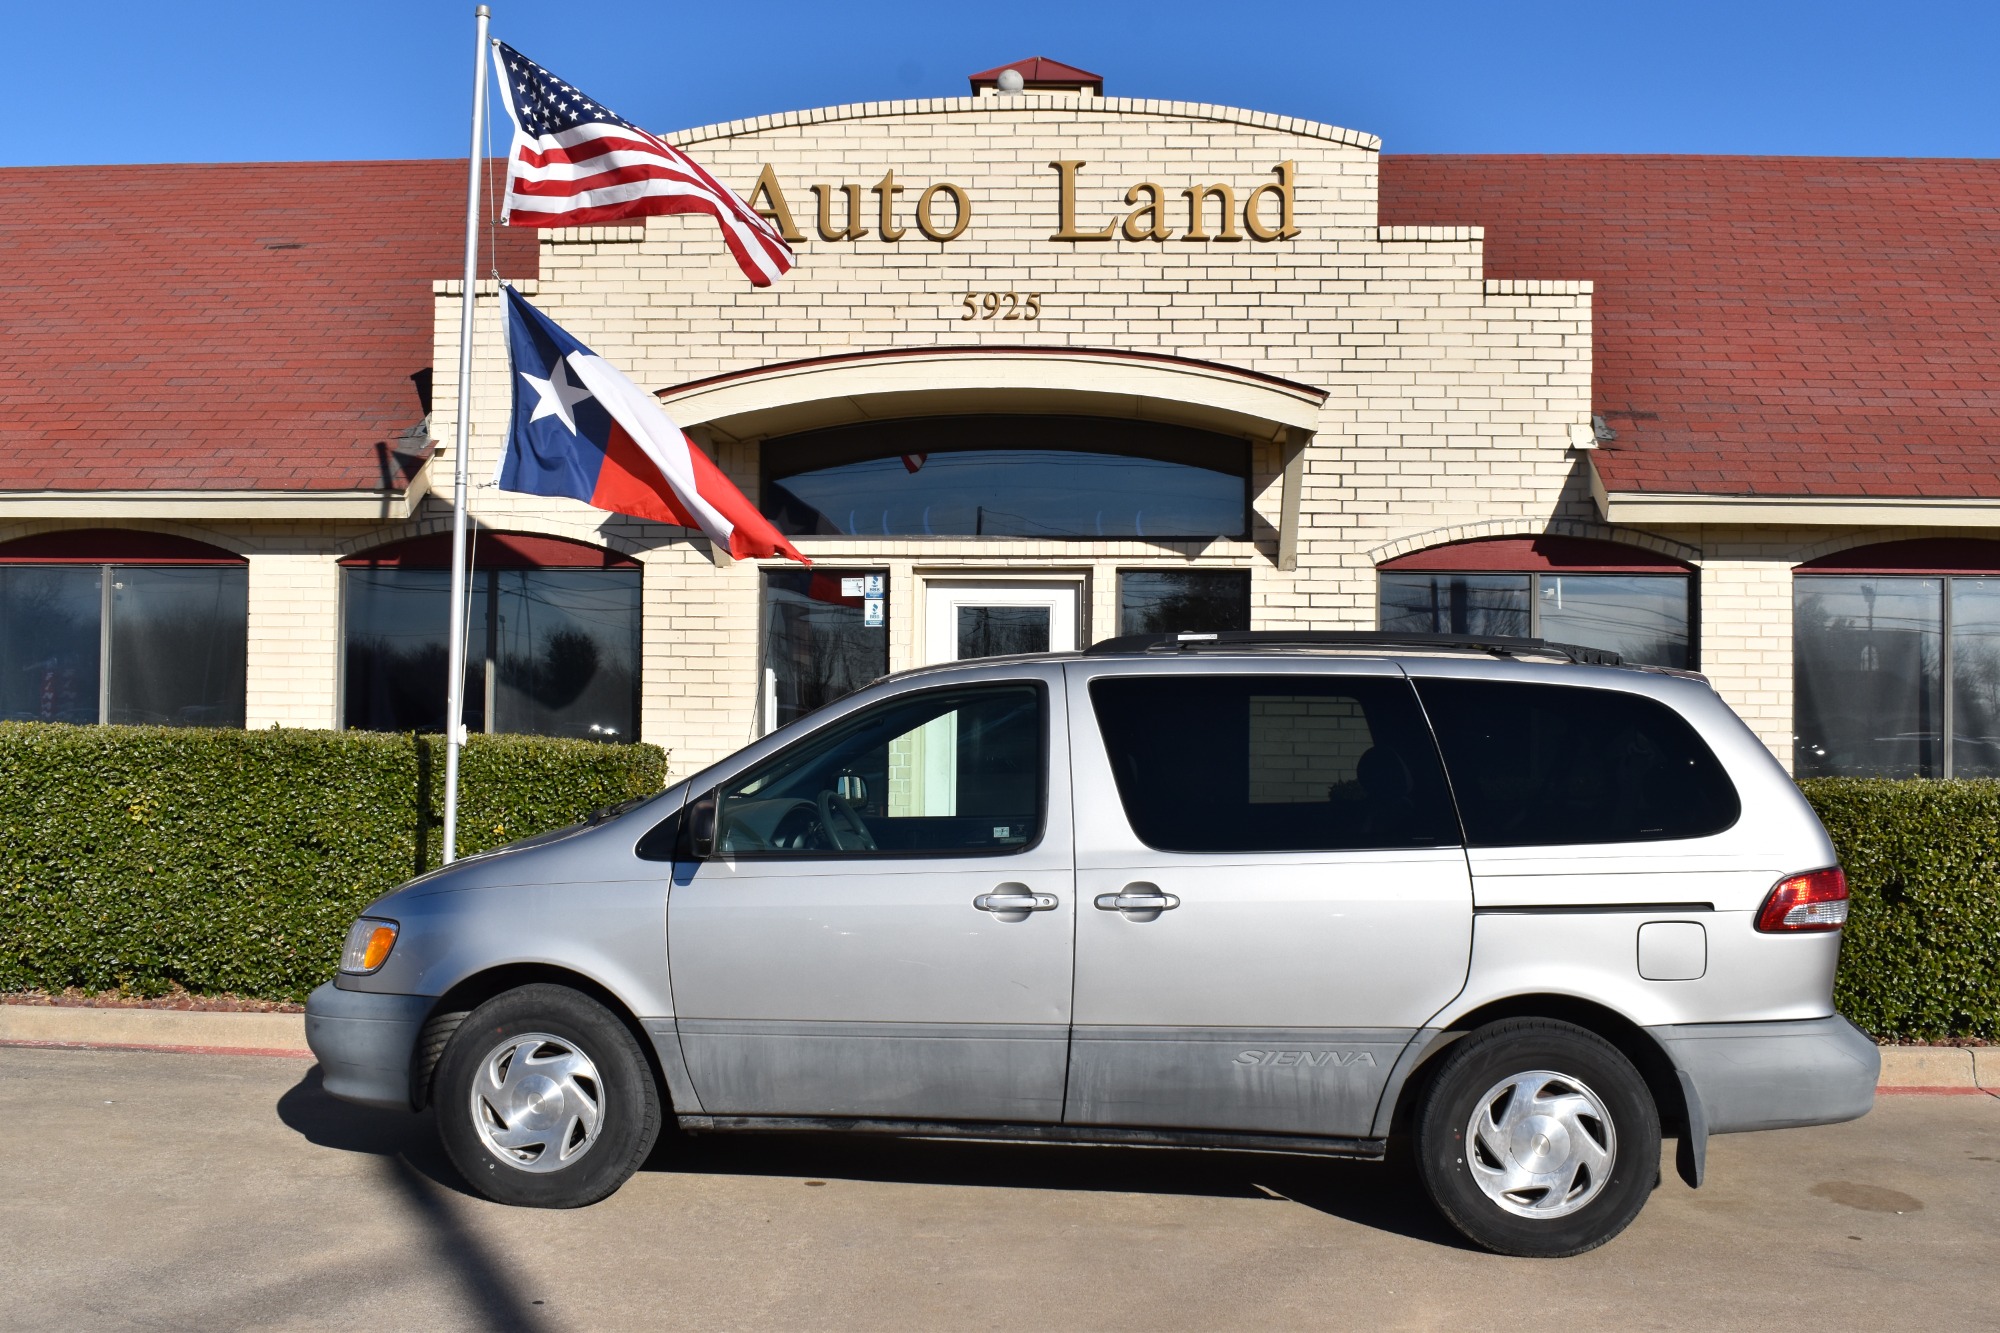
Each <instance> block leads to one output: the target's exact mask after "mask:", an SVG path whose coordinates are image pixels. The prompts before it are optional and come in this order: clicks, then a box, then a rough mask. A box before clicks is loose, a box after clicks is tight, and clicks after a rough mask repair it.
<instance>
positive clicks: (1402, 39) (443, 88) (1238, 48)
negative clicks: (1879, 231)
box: [0, 0, 2000, 165]
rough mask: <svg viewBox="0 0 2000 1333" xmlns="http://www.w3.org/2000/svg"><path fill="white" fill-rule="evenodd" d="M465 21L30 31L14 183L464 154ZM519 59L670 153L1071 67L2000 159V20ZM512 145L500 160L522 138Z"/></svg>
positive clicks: (1433, 106) (1649, 132)
mask: <svg viewBox="0 0 2000 1333" xmlns="http://www.w3.org/2000/svg"><path fill="white" fill-rule="evenodd" d="M472 9H473V6H472V4H470V3H460V0H402V2H401V3H386V2H384V0H333V2H332V3H323V4H319V5H302V4H280V3H269V2H266V3H256V4H249V3H203V2H202V0H187V2H186V3H178V4H177V3H173V2H172V0H168V2H167V3H160V2H159V0H155V3H152V4H147V5H140V4H134V3H129V2H128V0H98V2H96V3H89V4H84V3H76V2H75V0H71V3H64V4H57V3H48V2H47V0H43V2H42V3H35V4H32V5H30V4H23V5H21V6H19V7H17V8H16V9H15V11H14V12H13V14H12V15H11V16H10V18H9V20H8V24H7V38H8V48H9V54H10V55H12V56H13V57H14V59H13V60H11V61H10V62H9V64H10V70H9V74H10V76H11V77H12V78H13V80H14V84H15V88H16V102H15V105H16V108H17V110H16V112H15V119H16V124H17V126H18V127H19V128H17V130H16V133H15V135H14V137H13V139H12V140H11V141H10V143H11V148H10V150H9V152H8V153H7V154H5V155H0V160H4V162H5V163H6V164H8V165H35V164H45V163H81V162H173V161H238V160H277V159H319V158H403V157H451V156H458V155H462V154H463V153H464V152H465V145H466V132H467V126H468V115H469V110H468V106H469V104H468V98H469V92H470V79H471V68H470V62H471V43H472V32H473V28H472ZM494 9H495V17H494V31H495V33H496V34H497V35H499V36H501V37H503V38H505V39H506V40H507V41H509V42H511V43H512V44H513V45H515V46H517V47H519V48H520V49H521V50H522V51H524V52H526V53H527V54H528V55H530V56H532V57H534V58H535V59H536V60H539V61H540V62H541V63H542V64H544V65H546V66H548V67H549V68H551V69H553V70H555V71H556V73H558V74H559V75H561V76H562V77H564V78H565V79H568V80H569V81H570V82H572V83H574V84H576V85H577V86H579V87H581V88H583V89H585V90H586V91H588V92H589V93H590V94H591V95H592V96H593V97H595V98H597V99H598V100H600V101H602V102H604V103H606V104H608V105H610V106H613V107H615V108H617V109H618V111H619V112H620V113H621V114H622V115H624V116H626V117H627V118H628V119H631V120H633V121H636V122H637V123H639V124H641V125H645V126H646V127H648V128H649V129H653V130H657V131H660V132H662V133H665V132H670V131H672V130H674V129H677V128H682V127H686V126H690V125H698V124H706V123H708V122H711V121H717V120H728V119H733V118H735V117H738V116H748V115H758V114H763V113H767V112H772V111H782V110H791V109H794V108H798V107H808V106H822V105H828V104H833V103H840V102H853V101H871V100H878V99H887V98H895V97H916V96H952V95H958V94H962V93H964V92H965V91H966V83H965V76H966V75H967V74H970V73H971V72H973V71H974V70H979V69H984V68H987V67H989V66H992V65H996V64H1000V63H1003V62H1005V61H1009V60H1015V59H1019V58H1021V57H1024V56H1029V55H1047V56H1053V57H1055V58H1056V59H1059V60H1064V61H1068V62H1069V63H1071V64H1074V65H1080V66H1082V67H1084V68H1086V69H1090V70H1094V71H1096V72H1098V73H1100V74H1102V75H1104V77H1105V82H1106V91H1107V92H1109V93H1111V94H1113V95H1121V94H1122V95H1127V96H1134V97H1166V98H1179V99H1184V100H1189V101H1202V102H1220V103H1228V104H1233V105H1237V106H1246V107H1252V108H1255V109H1258V110H1266V111H1276V112H1280V113H1283V114H1288V115H1297V116H1305V117H1309V118H1311V119H1315V120H1324V121H1331V122H1333V123H1334V124H1337V125H1344V126H1348V127H1351V128H1354V129H1361V130H1367V131H1370V132H1373V133H1376V134H1379V135H1381V136H1382V138H1383V140H1384V145H1383V146H1384V148H1385V149H1387V150H1388V151H1390V152H1398V151H1400V152H1465V153H1492V152H1639V153H1661V152H1666V153H1696V152H1708V153H1783V154H1839V155H1887V156H1948V157H1990V156H2000V114H1996V113H2000V93H1996V89H2000V3H1995V2H1994V0H1985V2H1984V3H1943V2H1939V3H1924V2H1921V0H1911V2H1907V3H1899V4H1881V3H1870V4H1858V3H1847V2H1846V0H1819V2H1818V3H1803V2H1794V0H1783V2H1780V0H1736V2H1735V3H1721V4H1718V3H1671V2H1669V0H1654V2H1652V3H1634V2H1632V0H1595V3H1535V2H1533V0H1523V2H1510V0H1484V3H1461V2H1460V0H1425V2H1423V3H1401V4H1398V3H1393V0H1391V2H1388V3H1385V2H1384V0H1373V2H1372V3H1350V2H1349V0H1293V3H1289V4H1285V3H1263V4H1247V3H1242V2H1241V0H1237V2H1236V3H1218V2H1217V0H1204V2H1201V3H1192V2H1184V0H1152V2H1151V3H1148V2H1146V0H1123V3H1115V4H1114V3H1103V0H1099V2H1098V3H1089V0H1068V2H1067V3H1043V2H1042V0H1032V2H1028V3H1019V2H1013V0H1001V2H1000V3H985V4H968V3H964V2H963V0H932V3H929V4H925V5H912V6H905V5H880V6H865V5H855V4H848V3H840V2H839V0H820V2H819V3H814V4H796V3H790V2H789V0H767V3H763V4H748V3H741V0H738V2H737V3H725V4H713V3H698V2H697V0H676V3H673V4H671V5H669V4H664V3H652V4H641V3H622V2H620V0H601V2H599V3H589V2H588V0H567V2H564V0H497V3H495V4H494ZM497 142H499V143H500V144H501V146H503V147H504V140H498V141H497Z"/></svg>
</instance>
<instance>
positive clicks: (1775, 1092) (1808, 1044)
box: [1647, 1014, 1882, 1134]
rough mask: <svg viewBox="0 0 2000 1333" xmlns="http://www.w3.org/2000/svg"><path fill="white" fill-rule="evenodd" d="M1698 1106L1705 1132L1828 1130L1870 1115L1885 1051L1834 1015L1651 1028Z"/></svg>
mask: <svg viewBox="0 0 2000 1333" xmlns="http://www.w3.org/2000/svg"><path fill="white" fill-rule="evenodd" d="M1647 1031H1648V1032H1650V1033H1652V1035H1653V1036H1654V1037H1655V1038H1657V1039H1658V1040H1659V1043H1660V1047H1661V1049H1663V1050H1665V1051H1666V1053H1667V1057H1668V1058H1669V1059H1671V1060H1672V1061H1673V1062H1674V1067H1675V1068H1676V1069H1678V1070H1679V1071H1680V1073H1681V1075H1682V1083H1683V1087H1684V1088H1685V1087H1686V1085H1687V1084H1690V1083H1691V1084H1692V1085H1693V1090H1694V1092H1695V1093H1697V1094H1698V1095H1699V1097H1700V1100H1701V1105H1700V1106H1699V1107H1698V1108H1697V1107H1693V1106H1690V1107H1689V1108H1688V1110H1689V1112H1690V1115H1691V1117H1692V1116H1699V1117H1700V1119H1701V1120H1702V1121H1703V1122H1704V1123H1705V1127H1706V1130H1707V1132H1708V1133H1710V1134H1732V1133H1737V1132H1739V1131H1742V1130H1751V1129H1790V1128H1792V1127H1794V1126H1797V1125H1832V1124H1838V1123H1839V1122H1840V1121H1843V1120H1855V1119H1858V1118H1860V1117H1861V1116H1864V1115H1866V1114H1868V1111H1869V1108H1870V1107H1872V1106H1874V1105H1875V1081H1876V1079H1877V1078H1879V1077H1880V1076H1881V1073H1882V1053H1881V1051H1879V1050H1878V1049H1876V1046H1875V1043H1874V1042H1872V1041H1870V1040H1868V1038H1867V1037H1866V1036H1864V1035H1862V1033H1861V1032H1860V1030H1859V1029H1857V1028H1856V1027H1855V1026H1854V1025H1853V1024H1852V1023H1850V1022H1848V1021H1847V1020H1846V1019H1844V1018H1842V1017H1840V1016H1839V1015H1838V1014H1835V1015H1834V1016H1832V1017H1830V1018H1814V1019H1806V1020H1803V1021H1798V1022H1790V1023H1680V1024H1672V1025H1669V1026H1665V1027H1656V1028H1648V1029H1647Z"/></svg>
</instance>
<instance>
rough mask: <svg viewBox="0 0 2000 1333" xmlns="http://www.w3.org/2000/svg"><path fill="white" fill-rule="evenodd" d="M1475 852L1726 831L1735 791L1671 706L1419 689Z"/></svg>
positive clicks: (1551, 694) (1450, 685) (1461, 686)
mask: <svg viewBox="0 0 2000 1333" xmlns="http://www.w3.org/2000/svg"><path fill="white" fill-rule="evenodd" d="M1417 692H1418V693H1419V694H1421V695H1422V696H1423V700H1424V707H1425V708H1426V709H1427V710H1429V712H1430V718H1431V724H1432V725H1433V726H1434V727H1435V728H1436V729H1437V737H1438V744H1439V745H1440V746H1441V747H1443V750H1444V760H1445V765H1446V767H1447V768H1448V769H1449V770H1450V772H1451V785H1452V792H1453V794H1454V795H1456V796H1457V798H1458V812H1459V816H1460V818H1461V819H1463V820H1464V823H1465V840H1466V843H1467V844H1468V845H1470V846H1473V847H1526V846H1569V845H1576V844H1581V843H1606V842H1652V841H1656V840H1659V839H1665V838H1694V837H1700V836H1703V835H1705V834H1710V833H1720V832H1721V831H1722V830H1724V829H1726V828H1728V827H1729V826H1730V825H1732V824H1734V823H1735V822H1736V818H1737V815H1738V814H1739V813H1740V812H1741V805H1740V803H1739V801H1738V799H1737V796H1736V788H1735V786H1734V785H1733V784H1731V782H1730V781H1729V777H1728V775H1727V774H1726V773H1724V772H1723V769H1722V765H1721V763H1720V762H1719V761H1718V760H1717V759H1716V757H1715V755H1714V754H1713V753H1711V752H1710V750H1709V748H1708V746H1707V745H1706V744H1705V743H1704V742H1703V741H1702V739H1701V737H1700V736H1698V735H1697V734H1696V733H1695V730H1694V728H1693V727H1691V726H1689V725H1688V724H1687V723H1686V722H1685V721H1684V720H1682V718H1681V717H1680V715H1679V714H1677V713H1675V712H1674V710H1673V709H1671V708H1669V707H1667V706H1666V705H1665V704H1663V703H1660V702H1658V701H1657V700H1654V699H1648V698H1645V697H1643V696H1640V695H1636V694H1623V693H1620V692H1618V691H1616V690H1593V689H1580V688H1574V687H1571V686H1566V685H1525V684H1512V683H1509V682H1505V681H1484V680H1423V681H1419V682H1417Z"/></svg>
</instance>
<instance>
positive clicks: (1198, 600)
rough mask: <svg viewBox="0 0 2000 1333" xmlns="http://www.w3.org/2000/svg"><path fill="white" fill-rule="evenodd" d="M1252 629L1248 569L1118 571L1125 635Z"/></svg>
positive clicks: (1120, 624)
mask: <svg viewBox="0 0 2000 1333" xmlns="http://www.w3.org/2000/svg"><path fill="white" fill-rule="evenodd" d="M1249 628H1250V571H1249V570H1247V569H1243V570H1239V569H1143V570H1142V569H1128V570H1125V571H1123V572H1122V573H1120V574H1119V575H1118V632H1119V633H1120V634H1173V633H1177V632H1181V631H1187V632H1191V633H1207V632H1212V631H1223V630H1246V629H1249Z"/></svg>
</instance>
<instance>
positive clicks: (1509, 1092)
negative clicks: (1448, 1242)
mask: <svg viewBox="0 0 2000 1333" xmlns="http://www.w3.org/2000/svg"><path fill="white" fill-rule="evenodd" d="M1443 1060H1444V1062H1443V1064H1442V1065H1440V1066H1439V1068H1438V1071H1437V1075H1436V1077H1435V1078H1433V1079H1432V1080H1431V1083H1430V1086H1429V1087H1428V1088H1427V1089H1426V1090H1425V1092H1424V1096H1423V1100H1422V1102H1421V1103H1420V1104H1419V1106H1418V1108H1417V1116H1416V1126H1415V1128H1416V1152H1417V1166H1418V1171H1419V1173H1420V1174H1421V1175H1422V1177H1423V1181H1424V1188H1425V1190H1426V1191H1427V1192H1428V1193H1429V1194H1430V1196H1431V1200H1432V1202H1434V1203H1435V1204H1436V1205H1437V1207H1438V1210H1439V1211H1440V1212H1442V1213H1443V1214H1444V1216H1445V1219H1446V1220H1447V1221H1449V1222H1450V1223H1451V1224H1452V1225H1453V1226H1454V1227H1456V1228H1458V1230H1459V1231H1460V1232H1461V1233H1463V1234H1464V1235H1465V1236H1466V1237H1467V1238H1468V1239H1469V1240H1471V1241H1473V1242H1474V1243H1476V1244H1478V1245H1481V1246H1484V1247H1485V1248H1487V1249H1489V1250H1493V1251H1495V1252H1497V1253H1500V1254H1511V1255H1519V1256H1522V1257H1525V1258H1551V1259H1553V1258H1563V1257H1567V1256H1569V1255H1573V1254H1582V1253H1583V1252H1584V1251H1586V1250H1593V1249H1596V1248H1597V1247H1598V1246H1600V1245H1602V1244H1604V1243H1605V1242H1606V1241H1608V1240H1610V1239H1611V1238H1612V1237H1613V1236H1616V1235H1617V1234H1618V1233H1619V1232H1621V1231H1623V1230H1624V1229H1625V1228H1626V1227H1627V1226H1629V1225H1631V1222H1632V1219H1633V1218H1635V1217H1637V1216H1638V1215H1639V1210H1640V1209H1641V1208H1644V1207H1645V1206H1646V1198H1647V1196H1648V1195H1649V1194H1650V1193H1651V1192H1652V1188H1653V1185H1654V1184H1655V1182H1656V1181H1657V1180H1658V1177H1659V1164H1660V1116H1659V1110H1658V1108H1657V1107H1655V1106H1654V1104H1653V1097H1652V1093H1651V1092H1650V1091H1649V1090H1648V1089H1647V1087H1646V1081H1645V1079H1644V1078H1642V1077H1641V1076H1640V1074H1639V1071H1638V1070H1637V1069H1635V1068H1633V1066H1632V1062H1631V1061H1630V1060H1627V1059H1626V1058H1625V1056H1624V1055H1623V1054H1621V1053H1620V1052H1619V1050H1618V1048H1617V1047H1615V1046H1613V1045H1612V1044H1611V1043H1610V1042H1608V1041H1605V1040H1604V1039H1603V1038H1602V1037H1600V1036H1598V1035H1597V1034H1595V1033H1593V1032H1590V1031H1587V1030H1586V1029H1584V1028H1580V1027H1577V1026H1575V1025H1574V1024H1570V1023H1562V1022H1557V1021H1555V1020H1553V1019H1539V1018H1522V1019H1508V1020H1505V1021H1503V1022H1499V1023H1493V1024H1490V1025H1489V1026H1487V1027H1483V1028H1480V1029H1479V1030H1478V1031H1476V1032H1473V1033H1472V1034H1471V1035H1469V1036H1467V1037H1464V1038H1462V1039H1461V1040H1460V1041H1458V1042H1457V1043H1456V1044H1455V1045H1454V1046H1453V1047H1452V1048H1451V1050H1449V1051H1448V1052H1446V1053H1445V1055H1444V1057H1443Z"/></svg>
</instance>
